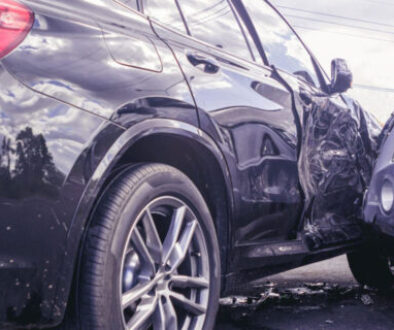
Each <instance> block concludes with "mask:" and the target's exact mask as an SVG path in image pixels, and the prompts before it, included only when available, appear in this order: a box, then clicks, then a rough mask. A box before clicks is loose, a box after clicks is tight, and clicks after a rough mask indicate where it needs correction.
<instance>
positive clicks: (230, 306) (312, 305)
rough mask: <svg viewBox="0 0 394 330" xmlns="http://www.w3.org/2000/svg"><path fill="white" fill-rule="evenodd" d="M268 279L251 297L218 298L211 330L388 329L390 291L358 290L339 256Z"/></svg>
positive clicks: (393, 302)
mask: <svg viewBox="0 0 394 330" xmlns="http://www.w3.org/2000/svg"><path fill="white" fill-rule="evenodd" d="M329 267H330V269H328V268H329ZM268 280H269V281H268V282H265V283H261V284H260V286H259V287H256V288H255V290H254V291H253V292H256V293H255V294H253V295H250V296H248V297H245V296H232V297H227V298H223V299H221V307H220V311H219V314H218V318H217V323H216V327H215V329H216V330H257V329H259V330H261V329H267V330H282V329H283V330H285V329H286V330H288V329H299V330H315V329H335V330H338V329H340V330H341V329H343V330H345V329H346V330H348V329H352V330H367V329H368V330H369V329H374V330H385V329H394V290H392V291H390V292H383V293H382V292H378V291H374V290H371V289H368V288H363V287H360V286H359V285H357V283H356V282H355V281H354V279H353V277H352V276H351V274H350V271H349V270H348V268H347V264H346V262H345V258H344V257H340V258H337V259H333V260H331V261H329V262H325V263H320V264H315V265H314V266H309V267H304V268H300V269H299V270H295V271H291V272H288V273H285V274H284V275H282V274H281V275H279V276H278V275H277V276H274V277H271V278H269V279H268Z"/></svg>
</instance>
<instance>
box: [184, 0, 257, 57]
mask: <svg viewBox="0 0 394 330" xmlns="http://www.w3.org/2000/svg"><path fill="white" fill-rule="evenodd" d="M178 3H179V5H180V7H181V10H182V13H183V15H184V17H185V20H186V24H187V26H188V28H189V30H190V33H191V35H192V36H194V37H196V38H198V39H200V40H202V41H205V42H208V43H210V44H212V45H214V46H216V47H218V48H221V49H224V50H226V51H227V52H229V53H231V54H234V55H236V56H238V57H241V58H244V59H247V60H252V55H251V52H250V50H249V47H248V44H247V42H246V40H245V35H244V34H243V31H242V29H241V27H240V24H239V22H238V20H237V18H236V17H235V15H234V12H233V10H232V8H231V7H230V5H229V3H228V2H227V0H215V1H212V0H178Z"/></svg>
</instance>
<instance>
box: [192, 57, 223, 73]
mask: <svg viewBox="0 0 394 330" xmlns="http://www.w3.org/2000/svg"><path fill="white" fill-rule="evenodd" d="M186 56H187V59H188V60H189V62H190V63H191V64H192V65H193V66H195V67H199V68H201V69H202V70H203V71H204V72H205V73H211V74H214V73H217V72H218V71H219V69H220V67H219V64H218V63H217V61H216V60H215V59H213V58H210V57H207V56H205V55H201V54H198V53H188V54H187V55H186Z"/></svg>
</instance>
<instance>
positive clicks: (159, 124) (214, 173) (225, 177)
mask: <svg viewBox="0 0 394 330" xmlns="http://www.w3.org/2000/svg"><path fill="white" fill-rule="evenodd" d="M170 147H171V151H172V152H167V151H168V150H169V149H168V148H170ZM141 162H156V163H163V164H167V165H170V166H173V167H175V168H177V169H179V170H180V171H182V172H183V173H185V174H186V175H187V176H188V177H189V178H190V179H191V180H192V181H193V182H194V184H195V185H196V186H197V188H198V189H199V190H200V192H201V193H202V195H203V197H204V199H205V201H206V202H207V205H208V207H209V209H210V211H211V214H212V217H213V219H214V224H215V227H216V231H217V234H218V240H219V247H220V254H221V264H222V265H221V266H222V274H225V272H226V267H227V255H228V250H227V249H228V246H229V238H230V233H229V231H230V226H229V221H228V219H229V218H230V217H231V212H232V209H233V197H232V193H231V192H232V185H231V180H230V175H229V170H228V167H227V164H226V161H225V158H224V156H223V155H222V153H221V151H220V149H219V148H218V146H217V145H216V143H215V142H214V141H213V140H212V139H211V138H210V137H209V136H208V135H207V134H205V133H204V132H202V131H201V130H200V129H198V128H196V127H194V126H192V125H189V124H185V123H181V122H178V121H175V120H168V119H150V120H145V121H143V122H141V123H139V124H136V125H134V126H132V127H130V128H129V129H127V130H126V131H125V132H124V133H123V134H122V135H121V136H120V137H119V138H118V140H117V141H116V142H115V143H114V144H113V145H112V147H111V148H110V149H109V151H108V152H107V153H106V155H105V157H104V158H103V159H102V161H101V162H100V164H99V166H98V167H97V169H96V170H95V172H94V174H93V175H92V177H91V179H90V180H89V182H88V183H87V185H86V188H85V191H84V194H83V196H82V198H81V200H80V201H79V205H78V207H77V210H76V212H75V214H74V218H73V221H72V225H71V226H70V229H69V233H68V240H67V241H68V243H67V247H66V252H65V255H66V258H65V262H64V266H63V269H62V276H61V277H60V279H59V281H60V283H59V285H58V288H59V290H58V294H57V299H56V300H57V302H56V305H57V306H65V303H66V302H67V301H68V298H69V293H70V291H71V283H72V280H73V278H74V279H75V278H76V276H78V274H77V270H78V261H79V255H80V252H81V250H82V247H83V242H84V233H85V229H86V228H87V227H88V226H89V219H90V216H91V214H92V213H93V211H94V208H95V205H96V204H97V203H98V202H99V200H100V197H101V196H102V194H103V192H104V191H105V189H106V187H108V185H109V184H110V182H111V179H112V178H113V176H114V175H116V173H117V170H119V169H121V168H123V167H124V166H129V165H132V164H135V163H141Z"/></svg>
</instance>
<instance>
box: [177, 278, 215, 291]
mask: <svg viewBox="0 0 394 330" xmlns="http://www.w3.org/2000/svg"><path fill="white" fill-rule="evenodd" d="M171 281H172V284H173V285H174V287H176V288H180V289H185V288H208V287H209V281H208V280H206V279H205V278H202V277H192V276H184V275H173V276H172V278H171Z"/></svg>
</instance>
